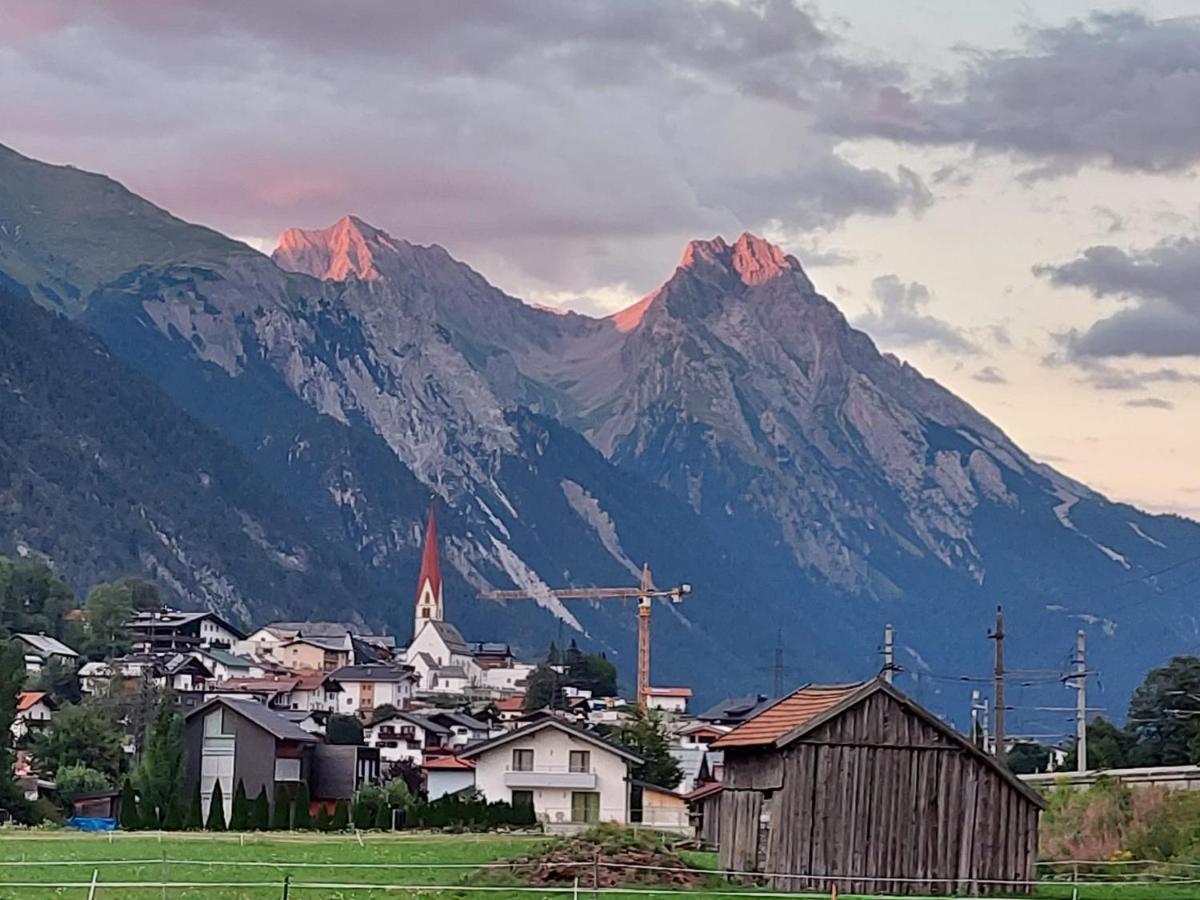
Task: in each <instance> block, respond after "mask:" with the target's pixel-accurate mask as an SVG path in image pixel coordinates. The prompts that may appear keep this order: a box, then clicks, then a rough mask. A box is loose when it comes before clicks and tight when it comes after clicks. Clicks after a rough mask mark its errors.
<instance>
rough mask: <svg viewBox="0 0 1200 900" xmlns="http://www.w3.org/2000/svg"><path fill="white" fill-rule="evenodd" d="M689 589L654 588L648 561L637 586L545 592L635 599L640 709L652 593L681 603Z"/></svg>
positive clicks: (517, 594) (511, 595) (523, 596)
mask: <svg viewBox="0 0 1200 900" xmlns="http://www.w3.org/2000/svg"><path fill="white" fill-rule="evenodd" d="M691 592H692V586H691V585H690V584H686V583H684V584H680V585H678V586H677V587H673V588H669V589H667V590H658V589H657V588H655V587H654V581H653V580H652V579H651V577H650V566H649V564H646V565H643V566H642V580H641V583H639V584H638V585H637V587H580V588H559V589H556V590H551V591H550V592H549V595H550V596H551V597H556V598H557V599H559V600H629V599H634V598H636V599H637V602H638V605H637V615H638V657H637V699H638V704H639V705H640V706H641V707H642V709H649V708H650V609H651V606H652V603H653V601H654V599H655V598H656V597H665V598H667V599H669V600H670V601H671V602H672V603H682V602H683V598H684V597H686V596H687V595H688V594H690V593H691ZM479 596H480V597H482V598H483V599H484V600H536V599H538V598H539V597H544V596H546V595H545V594H544V593H539V594H533V593H530V592H529V591H486V592H484V593H482V594H480V595H479Z"/></svg>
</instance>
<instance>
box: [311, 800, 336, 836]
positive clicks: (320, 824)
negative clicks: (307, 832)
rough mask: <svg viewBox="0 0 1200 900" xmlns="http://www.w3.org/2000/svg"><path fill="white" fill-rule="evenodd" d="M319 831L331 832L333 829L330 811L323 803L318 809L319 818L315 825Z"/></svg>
mask: <svg viewBox="0 0 1200 900" xmlns="http://www.w3.org/2000/svg"><path fill="white" fill-rule="evenodd" d="M313 827H315V828H316V829H317V831H329V830H330V828H331V827H332V820H331V819H330V818H329V810H328V809H326V808H325V804H324V803H322V804H321V805H320V806H318V807H317V818H316V821H315V822H314V824H313Z"/></svg>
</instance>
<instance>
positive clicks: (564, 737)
mask: <svg viewBox="0 0 1200 900" xmlns="http://www.w3.org/2000/svg"><path fill="white" fill-rule="evenodd" d="M458 756H459V759H463V760H474V762H475V787H476V788H477V789H478V790H479V791H481V792H482V793H483V795H484V796H485V797H487V799H488V800H507V801H509V802H510V803H513V804H529V805H531V806H532V807H533V810H534V813H535V814H536V816H537V818H538V820H539V821H541V822H543V823H546V824H548V825H555V826H559V825H561V826H564V827H584V826H587V825H591V824H594V823H596V822H619V823H622V824H624V823H627V822H628V821H629V770H630V767H631V766H633V765H636V764H638V763H640V762H641V759H640V758H639V757H638V756H637V755H636V754H634V753H632V752H631V751H630V750H628V749H626V748H625V747H622V746H620V745H619V744H615V743H612V742H610V741H607V740H605V739H604V738H602V737H600V736H599V735H597V734H594V733H593V732H591V731H586V730H584V729H582V728H578V727H576V726H574V725H568V724H567V723H565V722H563V721H560V720H559V719H556V718H552V717H551V718H545V719H543V720H541V721H540V722H536V723H534V724H532V725H528V726H526V727H524V728H518V729H516V730H515V731H509V732H507V733H505V734H502V735H500V736H499V737H495V738H492V739H490V740H487V741H484V742H483V743H480V744H475V745H474V746H471V747H468V748H466V749H465V750H463V751H462V752H461V753H459V754H458Z"/></svg>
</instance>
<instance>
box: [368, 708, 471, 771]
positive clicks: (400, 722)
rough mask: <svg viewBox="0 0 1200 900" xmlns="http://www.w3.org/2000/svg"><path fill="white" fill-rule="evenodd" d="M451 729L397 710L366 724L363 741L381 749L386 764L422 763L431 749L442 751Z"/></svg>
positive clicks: (381, 758)
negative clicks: (402, 762)
mask: <svg viewBox="0 0 1200 900" xmlns="http://www.w3.org/2000/svg"><path fill="white" fill-rule="evenodd" d="M449 735H450V729H448V728H446V727H444V726H442V725H439V724H437V723H436V722H430V721H429V720H428V719H425V718H422V717H421V716H418V715H417V714H415V713H409V712H403V711H400V710H397V711H395V712H391V713H388V714H387V715H385V716H383V717H382V718H379V719H375V720H373V721H371V722H370V723H369V724H367V725H366V726H364V727H363V743H364V744H366V745H367V746H368V747H374V748H376V749H377V750H378V751H379V758H380V760H381V761H382V762H383V763H385V764H386V763H397V762H401V761H407V762H411V763H413V764H415V765H418V766H419V765H421V763H423V762H424V761H425V754H426V752H427V751H428V750H440V749H441V748H442V747H443V746H444V745H445V742H446V739H447V738H448V737H449Z"/></svg>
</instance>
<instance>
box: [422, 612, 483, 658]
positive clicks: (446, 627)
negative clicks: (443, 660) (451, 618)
mask: <svg viewBox="0 0 1200 900" xmlns="http://www.w3.org/2000/svg"><path fill="white" fill-rule="evenodd" d="M428 624H429V625H432V626H433V630H434V631H436V632H437V633H438V637H440V638H441V639H442V643H444V644H445V645H446V649H447V650H449V651H450V652H451V653H456V654H458V655H459V656H471V655H472V653H471V645H470V644H468V643H467V642H466V641H465V640H463V636H462V634H460V633H459V630H458V629H457V628H455V627H454V626H453V625H451V624H450V623H449V622H441V621H438V620H437V619H431V620H430V621H429V622H428Z"/></svg>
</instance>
